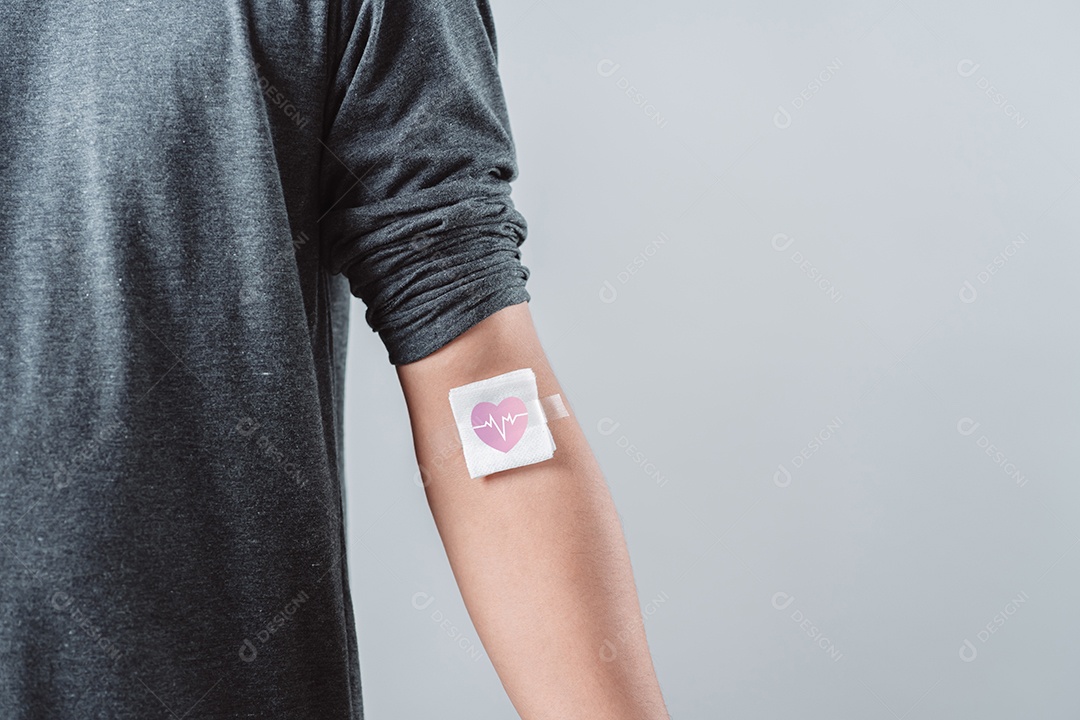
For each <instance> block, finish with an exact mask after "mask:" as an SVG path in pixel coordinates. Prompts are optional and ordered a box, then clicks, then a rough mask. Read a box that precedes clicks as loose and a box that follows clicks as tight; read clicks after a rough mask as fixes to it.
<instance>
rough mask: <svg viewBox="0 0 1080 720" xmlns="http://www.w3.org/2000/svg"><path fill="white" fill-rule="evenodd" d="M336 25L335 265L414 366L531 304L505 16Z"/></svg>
mask: <svg viewBox="0 0 1080 720" xmlns="http://www.w3.org/2000/svg"><path fill="white" fill-rule="evenodd" d="M336 20H337V22H339V23H340V27H339V28H338V29H337V31H336V32H337V38H338V41H337V42H336V43H331V44H330V52H331V53H332V55H331V60H330V71H331V76H330V86H329V87H330V90H329V95H328V102H327V108H326V123H325V124H324V126H323V133H324V138H323V144H324V151H323V158H322V165H321V173H322V177H321V197H322V202H323V203H324V208H323V211H324V212H323V218H322V220H321V222H320V235H321V242H322V248H323V257H324V258H325V260H326V262H327V266H328V268H329V270H330V272H331V273H333V274H337V273H343V274H344V275H345V276H346V277H347V278H348V280H349V284H350V287H351V289H352V294H353V295H355V296H356V297H358V298H360V299H361V300H363V301H364V304H365V306H366V308H367V312H366V319H367V323H368V325H369V326H371V328H372V329H373V330H374V331H376V332H378V333H379V335H380V337H381V338H382V340H383V342H384V344H385V345H386V348H387V350H388V354H389V359H390V362H391V363H393V364H394V365H402V364H405V363H410V362H414V361H416V360H419V359H421V358H423V357H425V356H427V355H429V354H431V353H433V352H435V351H436V350H438V349H439V348H441V347H442V346H444V345H446V344H447V343H449V342H450V341H451V340H453V339H454V338H456V337H457V336H458V335H460V334H461V333H463V332H464V331H466V330H467V329H469V328H470V327H472V326H473V325H475V324H476V323H478V322H480V321H481V320H483V319H484V318H486V317H488V316H490V315H491V314H493V313H495V312H496V311H498V310H499V309H501V308H504V307H507V306H509V305H515V304H518V303H521V302H527V301H529V300H530V296H529V293H528V292H527V290H526V289H525V285H526V281H527V280H528V278H529V269H528V268H527V267H525V266H524V265H523V264H522V263H521V250H520V247H521V244H522V243H523V242H524V241H525V237H526V233H527V225H526V222H525V218H524V217H523V216H522V215H521V213H520V212H518V211H517V209H516V208H515V207H514V203H513V201H512V200H511V198H510V183H511V181H512V180H514V179H516V177H517V173H518V168H517V158H516V153H515V148H514V141H513V138H512V136H511V132H510V122H509V116H508V113H507V108H506V102H505V98H504V95H503V88H502V84H501V80H500V77H499V73H498V67H497V62H498V50H497V46H496V38H495V31H494V23H493V17H492V13H491V8H490V7H489V5H488V3H487V0H360V1H359V2H355V3H349V2H344V3H343V5H342V6H341V15H340V17H339V18H337V19H336ZM331 36H332V37H333V36H334V32H333V30H332V32H331Z"/></svg>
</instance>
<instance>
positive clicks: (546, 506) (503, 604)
mask: <svg viewBox="0 0 1080 720" xmlns="http://www.w3.org/2000/svg"><path fill="white" fill-rule="evenodd" d="M523 367H531V368H533V370H534V371H535V373H536V380H537V388H538V390H539V392H540V397H546V396H548V395H552V394H554V393H562V388H560V387H559V384H558V382H557V381H556V379H555V375H554V373H553V372H552V369H551V366H550V365H549V364H548V360H547V358H546V356H545V354H544V351H543V349H542V348H541V345H540V340H539V338H538V337H537V334H536V330H535V327H534V325H533V321H532V316H531V314H530V313H529V307H528V303H519V304H517V305H513V306H510V307H506V308H503V309H502V310H499V311H498V312H496V313H494V314H493V315H491V316H489V317H488V318H486V319H485V320H483V321H481V322H479V323H477V324H476V325H474V326H473V327H472V328H470V329H469V330H467V331H466V332H464V333H462V334H461V335H460V336H458V337H457V338H456V339H454V340H453V341H452V342H450V343H448V344H447V345H445V346H444V347H442V348H441V349H439V350H438V351H436V352H434V353H432V354H431V355H428V356H427V357H425V358H423V359H421V360H419V361H417V362H414V363H408V364H405V365H400V366H397V372H398V378H399V380H400V381H401V385H402V389H403V390H404V393H405V400H406V404H407V406H408V410H409V417H410V423H411V425H412V432H413V439H414V444H415V447H416V456H417V460H418V462H419V464H420V466H421V468H422V469H424V472H423V478H424V484H425V492H426V493H427V499H428V503H429V505H430V507H431V511H432V515H433V517H434V519H435V524H436V527H437V528H438V531H439V535H440V537H441V538H442V541H443V544H444V545H445V547H446V552H447V556H448V558H449V560H450V566H451V569H452V570H453V572H454V577H455V579H456V580H457V583H458V587H459V588H460V590H461V595H462V598H463V599H464V601H465V605H466V607H467V609H468V611H469V616H470V618H471V619H472V621H473V624H474V626H475V627H476V631H477V633H478V634H479V636H480V641H481V642H482V643H483V645H484V649H485V650H486V651H487V653H488V656H489V657H490V658H491V661H492V663H493V665H494V666H495V670H496V672H497V673H498V675H499V678H500V680H501V681H502V684H503V687H504V688H505V689H506V692H507V695H508V696H509V698H510V700H511V702H512V703H513V704H514V707H515V708H516V709H517V711H518V713H519V714H520V715H521V717H522V718H523V719H524V720H547V719H548V718H551V719H553V720H554V719H555V718H558V720H578V719H579V718H580V719H581V720H586V719H587V720H670V717H669V715H668V713H667V710H666V709H665V708H664V702H663V698H662V697H661V694H660V686H659V684H658V682H657V679H656V675H655V671H654V669H653V665H652V658H651V657H650V655H649V649H648V646H647V645H646V640H645V632H644V627H643V626H642V620H641V610H640V608H639V604H638V595H637V589H636V587H635V584H634V578H633V575H632V572H631V566H630V557H629V554H628V552H627V547H626V541H625V539H624V537H623V533H622V527H621V525H620V522H619V518H618V515H617V514H616V512H615V506H614V504H613V502H612V499H611V494H610V492H609V490H608V486H607V483H606V482H605V480H604V477H603V475H602V474H601V471H600V468H599V466H598V464H597V462H596V459H595V458H594V456H593V454H592V451H591V449H590V448H589V446H588V443H587V441H586V439H585V436H584V433H583V432H582V430H581V427H580V426H579V425H578V422H577V420H576V418H575V417H574V416H573V414H571V415H570V416H569V417H565V418H560V419H558V420H555V421H553V422H552V423H551V425H550V429H551V432H552V435H553V436H554V438H555V445H556V450H555V455H554V457H553V458H552V459H550V460H546V461H544V462H541V463H536V464H533V465H526V466H523V467H519V468H512V469H510V470H504V471H502V472H498V473H494V474H492V475H489V476H487V477H486V478H480V479H472V478H470V477H469V475H468V471H467V470H466V468H465V460H464V457H463V456H462V455H461V451H460V450H458V451H457V452H453V453H450V452H448V451H447V447H448V446H447V435H446V431H447V427H448V426H452V425H453V422H454V419H453V415H452V413H451V410H450V403H449V400H448V399H447V393H448V392H449V391H450V388H453V387H457V386H459V385H465V384H467V383H470V382H474V381H476V380H480V379H482V378H487V377H491V376H493V375H499V374H501V373H504V372H508V371H510V370H517V369H519V368H523ZM563 400H564V402H565V404H566V405H567V408H569V407H570V403H569V401H568V399H567V398H566V395H565V394H563ZM605 640H607V641H608V643H607V650H606V652H605V653H604V656H605V657H606V658H608V659H607V660H604V659H602V657H601V647H603V646H605ZM611 648H614V649H615V652H614V659H611V656H612V653H611Z"/></svg>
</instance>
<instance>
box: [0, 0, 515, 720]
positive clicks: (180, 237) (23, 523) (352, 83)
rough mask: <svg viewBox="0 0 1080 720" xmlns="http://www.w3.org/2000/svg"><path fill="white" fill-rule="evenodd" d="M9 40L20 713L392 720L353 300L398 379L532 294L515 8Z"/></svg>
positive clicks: (274, 7)
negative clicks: (354, 581)
mask: <svg viewBox="0 0 1080 720" xmlns="http://www.w3.org/2000/svg"><path fill="white" fill-rule="evenodd" d="M0 48H2V53H3V55H2V60H0V87H2V91H0V128H2V131H0V178H2V185H0V191H2V192H0V254H2V262H0V293H2V300H0V578H2V580H0V582H2V587H0V717H3V718H5V720H21V719H24V718H25V719H28V718H49V719H50V720H67V719H72V720H74V719H76V718H78V719H79V720H87V719H88V718H139V719H140V720H145V718H174V719H175V718H312V719H316V718H317V719H318V720H336V719H338V718H342V719H344V718H349V719H355V718H361V717H362V716H363V712H362V705H361V695H360V677H359V657H358V653H357V646H356V641H355V638H354V624H353V623H354V621H353V608H352V602H351V598H350V595H349V580H348V574H347V570H346V559H345V554H344V551H345V532H344V513H343V501H342V483H343V477H342V475H343V473H342V469H343V462H342V447H343V443H344V442H345V440H346V439H345V437H344V435H343V432H342V399H343V393H342V390H343V382H344V369H345V349H346V339H347V329H348V310H349V300H350V294H353V295H356V296H357V297H359V298H361V299H362V300H363V301H364V303H365V305H366V308H367V314H366V319H367V322H368V324H369V325H370V326H371V327H372V328H373V329H374V330H376V331H378V332H379V334H380V337H381V338H382V340H383V342H384V343H385V345H386V348H387V351H388V355H389V360H390V362H392V363H394V364H404V363H408V362H412V361H415V360H418V359H420V358H423V357H424V356H426V355H428V354H430V353H432V352H434V351H435V350H437V349H439V348H440V347H442V346H443V345H445V344H446V343H448V342H450V341H451V340H453V339H454V338H455V337H457V336H458V335H459V334H461V333H462V332H464V331H465V330H466V329H468V328H469V327H471V326H472V325H474V324H476V323H477V322H479V321H480V320H482V319H484V318H485V317H488V316H489V315H491V314H492V313H494V312H496V311H497V310H499V309H501V308H503V307H506V306H508V305H514V304H517V303H521V302H527V301H528V300H529V299H530V298H529V294H528V293H527V291H526V289H525V283H526V280H527V279H528V277H529V271H528V269H527V268H526V267H525V266H523V265H522V264H521V254H520V245H521V243H522V242H523V241H524V240H525V236H526V229H527V228H526V223H525V220H524V218H523V217H522V216H521V214H520V213H519V212H518V211H516V210H515V209H514V205H513V203H512V202H511V200H510V185H509V184H510V182H511V181H512V180H514V179H515V178H516V176H517V165H516V158H515V151H514V144H513V140H512V138H511V133H510V126H509V120H508V114H507V110H506V107H505V100H504V96H503V93H502V88H501V84H500V79H499V75H498V71H497V49H496V41H495V33H494V26H493V18H492V12H491V9H490V7H489V6H488V3H487V1H486V0H342V1H341V2H336V1H335V0H312V1H311V2H298V1H297V0H266V1H265V2H254V3H252V2H240V1H239V0H217V1H215V2H207V1H205V0H204V1H201V2H189V3H176V4H173V3H161V2H156V1H155V0H126V1H124V2H106V1H105V0H42V1H41V2H35V3H30V2H27V3H18V4H16V5H13V6H11V7H8V8H6V9H5V17H4V20H3V23H2V24H0ZM403 431H404V428H403ZM357 480H358V481H359V482H360V483H361V484H362V483H363V482H366V481H372V482H374V481H376V480H378V478H370V479H367V478H358V479H357ZM361 636H362V629H361Z"/></svg>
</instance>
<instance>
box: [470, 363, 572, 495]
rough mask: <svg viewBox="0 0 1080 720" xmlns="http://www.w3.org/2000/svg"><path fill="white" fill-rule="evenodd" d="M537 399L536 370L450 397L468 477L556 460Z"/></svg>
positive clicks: (483, 383) (494, 379)
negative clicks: (553, 458)
mask: <svg viewBox="0 0 1080 720" xmlns="http://www.w3.org/2000/svg"><path fill="white" fill-rule="evenodd" d="M538 395H539V393H538V392H537V390H536V374H535V373H533V371H532V368H523V369H521V370H513V371H511V372H508V373H503V374H502V375H496V376H495V377H491V378H487V379H485V380H477V381H476V382H474V383H469V384H468V385H462V386H461V387H456V388H454V389H452V390H451V391H450V407H451V409H452V410H453V413H454V421H455V423H456V424H457V431H458V437H459V438H460V439H461V448H462V451H463V453H464V454H465V465H466V466H467V467H468V469H469V477H471V478H479V477H483V476H485V475H490V474H491V473H495V472H499V471H500V470H509V469H510V468H515V467H521V466H522V465H531V464H532V463H537V462H541V461H543V460H548V459H550V458H551V457H552V456H553V455H554V454H555V439H554V438H553V437H552V436H551V431H550V430H549V429H548V426H547V420H548V418H547V417H546V415H545V413H544V407H543V404H542V403H541V401H540V399H539V397H538ZM550 406H551V405H550V404H549V407H550ZM563 412H564V413H565V410H563Z"/></svg>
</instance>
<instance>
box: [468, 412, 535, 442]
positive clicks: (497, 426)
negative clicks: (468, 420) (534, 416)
mask: <svg viewBox="0 0 1080 720" xmlns="http://www.w3.org/2000/svg"><path fill="white" fill-rule="evenodd" d="M519 417H529V413H527V412H523V413H515V414H509V415H503V416H502V417H501V418H500V419H499V420H496V419H495V417H494V416H492V415H488V419H487V420H486V421H484V423H483V424H482V425H473V430H481V429H483V428H493V429H494V430H495V432H497V433H499V437H501V438H502V439H503V440H505V439H506V423H507V421H509V422H510V424H511V425H513V424H514V421H515V420H517V419H518V418H519Z"/></svg>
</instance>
